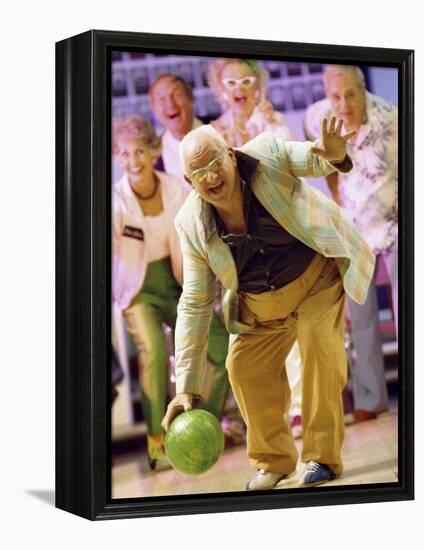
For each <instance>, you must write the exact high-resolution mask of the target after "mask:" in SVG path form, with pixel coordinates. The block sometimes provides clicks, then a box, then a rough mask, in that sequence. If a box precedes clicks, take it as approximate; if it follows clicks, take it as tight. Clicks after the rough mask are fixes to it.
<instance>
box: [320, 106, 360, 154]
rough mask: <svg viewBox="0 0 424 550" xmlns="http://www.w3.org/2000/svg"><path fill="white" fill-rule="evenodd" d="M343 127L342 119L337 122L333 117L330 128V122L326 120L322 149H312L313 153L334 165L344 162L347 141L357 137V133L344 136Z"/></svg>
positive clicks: (322, 132)
mask: <svg viewBox="0 0 424 550" xmlns="http://www.w3.org/2000/svg"><path fill="white" fill-rule="evenodd" d="M342 127H343V120H342V119H340V120H339V121H338V122H336V117H334V116H333V117H332V118H331V120H330V125H329V126H328V120H327V119H326V118H324V119H323V121H322V127H321V139H322V148H320V147H312V148H311V152H312V153H315V154H316V155H319V156H320V157H322V158H323V159H325V160H328V161H329V162H332V163H337V162H342V161H343V160H344V158H345V156H346V151H347V141H348V140H349V139H350V138H352V137H353V136H355V135H356V132H348V133H347V134H345V135H344V136H342V135H341V133H342Z"/></svg>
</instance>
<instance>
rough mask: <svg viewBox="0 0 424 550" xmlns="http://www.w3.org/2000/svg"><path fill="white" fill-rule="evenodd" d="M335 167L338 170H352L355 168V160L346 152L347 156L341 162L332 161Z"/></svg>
mask: <svg viewBox="0 0 424 550" xmlns="http://www.w3.org/2000/svg"><path fill="white" fill-rule="evenodd" d="M330 164H332V165H333V166H334V168H335V169H336V170H337V171H338V172H343V173H345V172H350V171H351V170H352V168H353V162H352V159H351V158H350V156H349V155H347V154H346V156H345V158H344V159H343V160H342V161H341V162H331V163H330Z"/></svg>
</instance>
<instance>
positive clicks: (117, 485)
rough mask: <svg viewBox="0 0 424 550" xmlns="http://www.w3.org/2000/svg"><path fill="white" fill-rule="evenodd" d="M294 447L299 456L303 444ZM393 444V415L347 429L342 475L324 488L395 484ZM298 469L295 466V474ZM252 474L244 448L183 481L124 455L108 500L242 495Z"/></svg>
mask: <svg viewBox="0 0 424 550" xmlns="http://www.w3.org/2000/svg"><path fill="white" fill-rule="evenodd" d="M296 444H297V447H298V450H299V451H300V449H301V444H302V440H301V439H299V440H297V441H296ZM397 445H398V434H397V411H394V410H392V411H391V412H389V413H386V414H384V415H381V416H379V417H378V418H377V419H376V420H370V421H367V422H362V423H360V424H354V425H350V426H346V436H345V442H344V445H343V460H344V473H343V475H342V476H341V477H340V478H339V479H336V480H334V481H331V482H330V483H329V484H331V485H332V486H333V485H355V484H361V483H362V484H363V483H391V482H396V481H397V449H398V447H397ZM302 467H303V466H302V464H301V463H299V464H298V468H297V472H298V474H299V473H300V472H301V470H302ZM252 473H253V471H252V469H251V467H250V464H249V461H248V459H247V456H246V450H245V448H244V447H243V446H239V447H235V448H233V449H228V450H226V451H225V452H224V455H223V456H222V457H221V458H220V460H219V461H218V462H217V464H216V465H215V466H214V467H213V468H212V469H211V470H209V471H208V472H206V473H205V474H202V475H200V476H185V475H182V474H180V473H178V472H176V471H175V470H166V471H163V472H158V473H151V472H150V470H149V467H148V465H147V460H146V456H145V454H144V453H138V454H132V455H126V457H125V459H122V458H120V460H119V462H117V464H116V465H115V466H114V467H113V469H112V498H134V497H142V496H143V497H144V496H164V495H183V494H199V493H221V492H231V491H241V490H243V489H244V487H245V485H246V482H247V481H248V480H249V479H250V477H251V476H252ZM280 486H281V488H285V489H286V488H287V489H290V488H294V487H298V483H297V477H296V476H295V477H293V478H291V479H290V480H287V481H282V482H281V483H280Z"/></svg>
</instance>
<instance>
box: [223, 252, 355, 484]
mask: <svg viewBox="0 0 424 550" xmlns="http://www.w3.org/2000/svg"><path fill="white" fill-rule="evenodd" d="M344 294H345V293H344V289H343V284H342V279H341V276H340V273H339V271H338V269H337V266H336V263H335V261H334V260H333V259H331V258H329V259H327V258H325V257H324V256H322V255H320V254H317V255H316V256H315V258H314V259H313V260H312V262H311V264H310V265H309V267H308V268H307V270H306V271H305V272H304V273H303V274H302V275H301V276H300V277H298V278H297V279H296V280H295V281H293V282H291V283H289V284H288V285H286V286H284V287H283V288H281V289H278V290H274V291H270V292H264V293H261V294H250V293H243V292H242V293H240V319H241V320H242V321H244V322H247V323H249V324H252V329H251V330H250V331H248V332H246V333H243V334H239V335H238V336H237V337H236V338H235V340H233V341H232V344H231V346H230V349H229V353H228V356H227V369H228V374H229V378H230V382H231V385H232V388H233V392H234V396H235V398H236V401H237V403H238V406H239V408H240V411H241V413H242V415H243V418H244V421H245V422H246V426H247V452H248V456H249V459H250V462H251V464H252V466H253V467H254V468H256V469H264V470H267V471H271V472H281V473H284V474H289V473H291V472H293V471H294V470H295V469H296V463H297V459H298V453H297V450H296V447H295V444H294V440H293V437H292V434H291V431H290V427H289V425H288V424H287V422H286V420H285V418H284V414H285V413H286V411H287V409H288V407H289V404H290V387H289V384H288V380H287V373H286V369H285V359H286V357H287V355H288V353H289V351H290V349H291V347H292V346H293V343H294V342H295V340H296V339H297V340H298V342H299V347H300V354H301V358H302V378H303V384H302V425H303V450H302V455H301V460H302V462H308V461H309V460H315V461H317V462H320V463H322V464H327V465H328V466H329V467H330V468H331V470H332V471H333V472H334V473H336V474H340V473H341V472H342V469H343V466H342V458H341V447H342V443H343V437H344V419H343V402H342V390H343V387H344V386H345V384H346V378H347V360H346V354H345V349H344Z"/></svg>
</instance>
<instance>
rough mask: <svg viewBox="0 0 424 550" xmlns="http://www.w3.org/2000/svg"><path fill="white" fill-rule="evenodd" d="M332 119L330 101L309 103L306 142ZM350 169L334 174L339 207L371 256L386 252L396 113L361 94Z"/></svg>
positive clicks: (391, 233)
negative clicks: (325, 120) (363, 115)
mask: <svg viewBox="0 0 424 550" xmlns="http://www.w3.org/2000/svg"><path fill="white" fill-rule="evenodd" d="M330 116H332V112H331V106H330V101H329V100H328V99H323V100H322V101H318V102H317V103H314V104H313V105H311V106H310V107H309V108H308V109H307V111H306V115H305V132H306V135H307V136H308V139H315V138H316V137H317V136H319V135H320V128H321V121H322V119H323V118H324V117H327V118H328V117H330ZM348 153H349V155H350V157H351V158H352V160H353V170H352V171H351V172H349V173H347V174H339V175H338V181H339V191H340V198H341V201H342V204H343V207H344V209H345V210H346V212H347V214H348V215H349V217H350V219H351V220H352V221H353V223H354V224H355V226H356V227H357V228H358V229H359V231H360V232H361V233H362V235H363V236H364V238H365V240H366V241H367V243H368V245H369V246H370V247H371V248H372V250H373V252H374V253H375V254H378V253H380V252H381V251H383V250H389V249H390V247H391V246H392V245H393V243H394V242H395V241H396V238H397V232H398V223H397V219H398V110H397V107H395V106H394V105H391V104H390V103H388V102H386V101H385V100H384V99H382V98H380V97H377V96H375V95H372V94H370V93H369V92H366V119H365V121H364V123H363V124H362V126H361V127H360V129H359V132H358V135H357V137H356V139H355V141H354V143H349V144H348Z"/></svg>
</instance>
